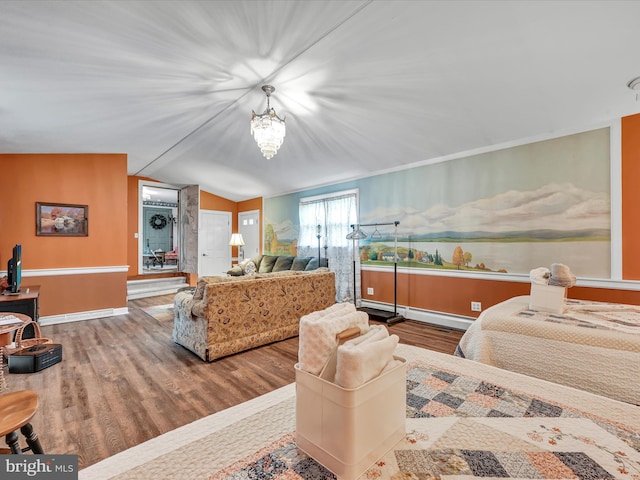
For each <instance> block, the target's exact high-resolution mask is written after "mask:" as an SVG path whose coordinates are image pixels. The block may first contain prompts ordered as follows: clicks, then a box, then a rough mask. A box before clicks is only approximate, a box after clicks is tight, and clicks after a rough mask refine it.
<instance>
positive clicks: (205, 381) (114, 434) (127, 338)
mask: <svg viewBox="0 0 640 480" xmlns="http://www.w3.org/2000/svg"><path fill="white" fill-rule="evenodd" d="M172 301H173V295H164V296H158V297H150V298H143V299H138V300H132V301H130V302H129V313H128V314H127V315H119V316H114V317H109V318H103V319H97V320H87V321H81V322H73V323H64V324H59V325H50V326H44V327H42V334H43V336H46V337H51V338H53V339H54V341H55V342H56V343H61V344H62V346H63V347H62V348H63V360H62V362H61V363H59V364H57V365H54V366H52V367H50V368H47V369H45V370H43V371H41V372H37V373H32V374H9V373H8V371H7V367H6V366H5V370H4V372H5V379H6V380H7V383H8V387H9V391H15V390H22V389H31V390H35V391H36V392H37V393H38V394H39V398H40V407H39V410H38V413H36V416H35V417H34V418H33V420H32V424H33V426H34V428H35V431H36V433H37V434H38V436H39V437H40V439H41V442H42V445H43V448H44V449H45V453H51V454H77V455H78V456H79V458H78V467H79V468H81V469H82V468H84V467H87V466H89V465H92V464H94V463H96V462H98V461H100V460H102V459H104V458H107V457H109V456H111V455H114V454H116V453H118V452H121V451H123V450H125V449H127V448H130V447H132V446H134V445H137V444H139V443H142V442H144V441H146V440H149V439H150V438H153V437H156V436H158V435H161V434H163V433H165V432H168V431H170V430H173V429H175V428H178V427H180V426H182V425H185V424H187V423H190V422H193V421H194V420H197V419H199V418H202V417H205V416H207V415H210V414H212V413H215V412H218V411H220V410H223V409H225V408H228V407H231V406H233V405H236V404H239V403H242V402H244V401H247V400H250V399H252V398H254V397H257V396H259V395H262V394H264V393H267V392H270V391H272V390H275V389H277V388H279V387H282V386H284V385H287V384H289V383H291V382H293V381H294V380H295V378H294V369H293V366H294V364H295V363H296V361H297V354H298V339H297V338H292V339H289V340H285V341H282V342H277V343H274V344H271V345H266V346H264V347H260V348H256V349H253V350H250V351H247V352H243V353H239V354H236V355H232V356H229V357H226V358H222V359H219V360H217V361H215V362H212V363H205V362H203V361H202V360H200V358H198V357H196V356H195V355H194V354H192V353H191V352H189V351H188V350H186V349H185V348H183V347H181V346H179V345H176V344H175V343H173V341H172V340H171V330H172V326H173V320H172V319H164V320H158V319H156V318H154V317H152V316H150V315H148V314H146V313H145V312H144V311H143V310H142V309H143V308H146V307H151V306H154V305H165V304H170V303H172ZM389 331H390V332H391V333H395V334H397V335H398V336H399V337H400V342H401V343H406V344H409V345H417V346H420V347H424V348H428V349H431V350H436V351H439V352H444V353H449V354H450V353H453V351H454V349H455V347H456V345H457V344H458V341H459V339H460V337H461V336H462V332H459V331H453V330H447V329H442V328H436V327H431V326H427V325H424V324H422V323H418V322H413V321H405V322H402V323H398V324H395V325H392V326H390V327H389Z"/></svg>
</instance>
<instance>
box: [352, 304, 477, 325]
mask: <svg viewBox="0 0 640 480" xmlns="http://www.w3.org/2000/svg"><path fill="white" fill-rule="evenodd" d="M361 306H363V307H369V308H376V309H378V310H384V311H386V312H393V305H391V304H388V303H381V302H371V301H362V304H361ZM397 313H398V315H402V316H403V317H404V318H406V319H408V320H415V321H416V322H422V323H428V324H430V325H437V326H441V327H446V328H455V329H456V330H465V331H466V330H467V328H469V326H470V325H471V324H472V323H473V321H474V320H475V319H474V318H473V317H464V316H462V315H452V314H449V313H442V312H435V311H431V310H422V309H420V308H410V307H405V306H402V305H398V308H397Z"/></svg>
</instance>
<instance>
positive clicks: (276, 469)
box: [210, 347, 640, 480]
mask: <svg viewBox="0 0 640 480" xmlns="http://www.w3.org/2000/svg"><path fill="white" fill-rule="evenodd" d="M403 348H404V347H403ZM401 353H402V354H404V353H403V352H401ZM456 360H459V359H456ZM451 363H452V364H451V366H450V367H449V368H442V364H440V365H434V364H433V363H432V362H430V361H425V360H417V361H414V362H413V363H412V365H411V366H410V368H409V371H408V373H407V405H406V413H407V435H406V437H405V439H404V440H402V441H401V442H400V443H399V444H397V445H396V446H395V447H394V449H393V450H392V451H391V452H389V453H387V454H386V455H385V456H384V457H383V458H381V459H380V460H378V461H377V462H376V463H375V465H373V466H372V467H371V468H370V469H369V470H368V471H367V472H366V473H365V474H364V475H363V476H362V477H361V478H362V479H371V480H378V479H391V480H422V479H438V478H442V479H451V480H453V479H461V478H466V479H471V478H475V477H482V478H520V479H525V478H527V479H528V478H531V479H558V478H563V479H584V480H593V479H614V478H621V479H629V480H637V479H639V478H640V409H639V408H638V407H635V408H636V411H635V415H632V416H631V417H627V418H628V421H629V423H626V424H625V423H622V422H620V421H618V420H616V419H612V418H607V417H603V416H601V415H598V414H594V413H592V412H588V411H583V410H582V409H581V408H580V407H576V406H573V405H567V404H564V403H563V402H562V401H561V400H560V399H555V398H553V396H554V393H555V392H553V390H550V392H549V393H550V395H545V396H540V395H537V394H535V393H525V392H524V391H522V390H520V389H519V388H518V383H521V384H523V385H524V384H526V383H527V380H526V379H525V378H522V377H518V376H515V375H513V376H512V377H511V378H505V377H502V378H496V379H495V380H493V379H492V378H491V375H486V374H480V375H479V376H478V375H477V374H473V373H472V374H469V370H467V369H465V368H462V369H460V368H458V367H459V366H460V365H459V364H458V363H454V362H451ZM463 366H464V365H463ZM477 373H480V372H477ZM560 396H562V395H560ZM589 400H592V401H593V402H594V403H599V402H601V400H599V399H598V398H597V397H593V398H592V399H589V398H587V401H589ZM606 403H607V402H606V401H605V402H604V404H605V405H606ZM612 403H615V402H612ZM579 404H580V402H575V403H574V405H579ZM601 406H603V405H601ZM605 408H606V407H605ZM260 478H274V479H300V478H302V479H305V480H320V479H333V478H336V477H335V476H334V475H333V474H332V473H331V472H329V471H328V470H326V469H324V467H322V465H320V464H318V463H316V462H315V461H314V460H313V459H311V458H309V457H308V456H307V455H306V454H304V453H303V452H301V451H300V450H298V449H297V448H296V444H295V435H293V434H289V435H285V436H283V437H282V438H280V439H278V440H277V441H276V442H274V443H272V444H270V446H269V447H267V448H266V449H262V450H260V451H258V452H256V454H255V456H254V457H253V458H252V457H250V458H245V459H243V460H242V461H241V462H239V463H236V464H234V465H232V466H230V468H227V469H224V470H223V471H221V472H219V473H218V474H217V475H213V476H212V477H210V480H231V479H260Z"/></svg>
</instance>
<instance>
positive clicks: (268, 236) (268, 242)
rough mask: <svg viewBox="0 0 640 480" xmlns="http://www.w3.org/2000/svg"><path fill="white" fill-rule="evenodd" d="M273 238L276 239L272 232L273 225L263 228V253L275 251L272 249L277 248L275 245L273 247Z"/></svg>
mask: <svg viewBox="0 0 640 480" xmlns="http://www.w3.org/2000/svg"><path fill="white" fill-rule="evenodd" d="M275 238H276V232H275V231H274V230H273V225H271V224H270V223H269V224H268V225H267V227H266V228H265V232H264V251H265V252H275V250H274V249H273V248H274V247H277V245H273V240H274V239H275ZM276 243H277V241H276Z"/></svg>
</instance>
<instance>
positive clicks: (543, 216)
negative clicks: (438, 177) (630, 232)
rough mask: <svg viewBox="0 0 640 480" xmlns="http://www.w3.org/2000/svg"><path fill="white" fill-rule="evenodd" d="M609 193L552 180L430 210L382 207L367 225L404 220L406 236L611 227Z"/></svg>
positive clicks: (402, 228) (369, 217)
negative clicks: (538, 186) (534, 186)
mask: <svg viewBox="0 0 640 480" xmlns="http://www.w3.org/2000/svg"><path fill="white" fill-rule="evenodd" d="M609 203H610V202H609V195H608V193H606V192H593V191H589V190H585V189H581V188H577V187H575V186H574V185H572V184H548V185H543V186H542V187H540V188H538V189H535V190H530V191H517V190H508V191H505V192H504V193H501V194H498V195H495V196H493V197H491V198H482V199H478V200H473V201H470V202H466V203H463V204H461V205H457V206H448V205H445V204H442V203H439V204H437V205H434V206H432V207H429V208H428V209H426V210H424V211H418V210H416V209H415V208H406V207H405V208H376V209H375V210H373V211H371V212H367V216H366V218H364V220H363V223H373V222H390V221H394V220H399V221H400V226H399V228H398V231H399V233H400V234H401V235H407V234H420V233H442V232H459V233H464V232H473V233H477V232H487V233H492V234H500V233H511V232H515V231H519V232H522V231H527V230H541V229H545V230H558V231H579V230H594V231H595V230H601V229H609V227H610V215H609V212H610V205H609Z"/></svg>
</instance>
